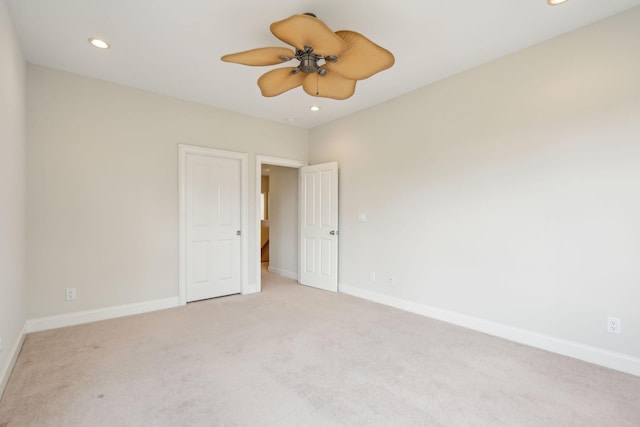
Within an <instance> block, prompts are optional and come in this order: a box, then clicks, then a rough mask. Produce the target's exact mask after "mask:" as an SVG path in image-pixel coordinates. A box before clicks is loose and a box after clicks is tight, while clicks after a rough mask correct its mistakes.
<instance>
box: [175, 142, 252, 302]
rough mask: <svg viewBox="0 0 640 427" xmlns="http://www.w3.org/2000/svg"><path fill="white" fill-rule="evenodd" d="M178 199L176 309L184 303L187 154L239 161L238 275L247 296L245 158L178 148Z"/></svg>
mask: <svg viewBox="0 0 640 427" xmlns="http://www.w3.org/2000/svg"><path fill="white" fill-rule="evenodd" d="M178 153H179V154H178V162H179V163H178V197H179V209H180V214H179V218H180V219H179V227H180V228H179V261H178V283H179V285H178V299H179V301H180V305H185V304H186V303H187V268H186V266H187V264H186V263H187V251H186V249H187V218H186V200H187V199H186V195H187V191H186V190H187V188H186V185H187V175H186V174H187V167H186V166H187V165H186V162H187V154H199V155H204V156H210V157H219V158H225V159H236V160H240V216H241V218H240V225H241V233H242V234H241V235H240V271H241V282H242V293H243V294H245V293H249V292H250V290H249V289H248V278H249V260H248V254H249V252H248V250H247V249H248V247H249V246H248V245H249V219H248V218H249V213H248V212H249V211H248V205H249V177H248V167H247V164H248V162H249V155H248V154H246V153H239V152H236V151H224V150H217V149H214V148H206V147H197V146H194V145H186V144H179V145H178Z"/></svg>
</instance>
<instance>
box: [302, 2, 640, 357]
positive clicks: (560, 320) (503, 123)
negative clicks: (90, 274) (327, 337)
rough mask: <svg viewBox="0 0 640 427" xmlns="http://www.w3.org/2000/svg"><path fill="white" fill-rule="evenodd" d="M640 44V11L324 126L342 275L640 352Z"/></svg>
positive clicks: (315, 135)
mask: <svg viewBox="0 0 640 427" xmlns="http://www.w3.org/2000/svg"><path fill="white" fill-rule="evenodd" d="M638 52H640V8H636V9H634V10H631V11H629V12H627V13H625V14H622V15H619V16H616V17H613V18H610V19H608V20H606V21H603V22H600V23H597V24H595V25H593V26H590V27H587V28H584V29H580V30H578V31H576V32H573V33H569V34H567V35H565V36H562V37H559V38H556V39H554V40H551V41H548V42H545V43H542V44H540V45H537V46H534V47H532V48H529V49H526V50H524V51H521V52H519V53H516V54H513V55H510V56H507V57H505V58H502V59H500V60H497V61H494V62H491V63H488V64H486V65H483V66H480V67H478V68H476V69H473V70H470V71H468V72H465V73H462V74H459V75H457V76H454V77H451V78H448V79H446V80H443V81H441V82H438V83H436V84H433V85H430V86H428V87H425V88H423V89H421V90H418V91H416V92H413V93H410V94H408V95H405V96H402V97H399V98H396V99H395V100H392V101H390V102H387V103H385V104H382V105H379V106H377V107H374V108H371V109H369V110H366V111H363V112H360V113H357V114H354V115H352V116H349V117H347V118H344V119H342V120H338V121H336V122H333V123H330V124H327V125H324V126H322V127H319V128H316V129H313V130H312V132H311V145H310V160H311V162H310V163H320V162H325V161H332V160H337V161H338V162H339V163H340V168H341V182H340V191H341V193H340V201H341V205H340V222H341V231H342V232H341V237H340V240H341V252H340V282H341V283H343V284H345V285H350V286H352V287H355V288H359V289H363V290H366V291H371V292H375V293H378V294H384V295H388V296H392V297H395V298H398V299H400V300H404V301H411V302H415V303H419V304H423V305H427V306H431V307H436V308H439V309H444V310H449V311H452V312H455V313H461V314H464V315H468V316H473V317H476V318H480V319H485V320H489V321H493V322H497V323H499V324H504V325H509V326H513V327H516V328H521V329H524V330H528V331H532V332H536V333H542V334H545V335H550V336H553V337H558V338H561V339H564V340H568V341H573V342H577V343H582V344H586V345H589V346H594V347H597V348H601V349H607V350H611V351H614V352H620V353H624V354H627V355H631V356H635V357H640V339H639V338H640V310H638V301H640V262H639V260H640V245H639V243H638V242H640V221H638V218H640V55H638ZM359 212H366V213H368V221H367V222H364V223H363V222H358V213H359ZM373 271H375V272H376V273H377V277H378V280H376V281H375V282H371V281H370V280H369V277H370V276H369V273H370V272H373ZM386 275H392V276H394V277H395V278H396V284H395V286H394V287H390V286H388V285H387V283H386V281H384V280H382V279H383V278H384V277H385V276H386ZM609 315H611V316H619V317H621V318H622V328H623V333H622V334H621V335H614V334H608V333H607V332H606V318H607V316H609Z"/></svg>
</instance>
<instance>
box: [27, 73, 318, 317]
mask: <svg viewBox="0 0 640 427" xmlns="http://www.w3.org/2000/svg"><path fill="white" fill-rule="evenodd" d="M27 76H28V90H27V100H28V111H27V126H28V127H27V128H28V152H27V161H28V164H29V170H28V201H27V210H28V222H29V229H28V238H27V247H28V252H27V260H28V278H27V279H28V315H29V317H41V316H47V315H54V314H60V313H66V312H74V311H79V310H88V309H97V308H102V307H111V306H117V305H122V304H128V303H136V302H143V301H150V300H154V299H161V298H167V297H174V296H177V295H178V144H180V143H183V144H190V145H197V146H203V147H213V148H217V149H222V150H232V151H240V152H245V153H248V154H249V159H250V161H249V165H248V169H249V194H250V195H253V194H255V193H254V191H255V188H254V185H255V177H254V173H255V172H254V171H255V164H254V161H255V154H264V155H270V156H277V157H285V158H292V159H301V160H306V158H307V155H308V146H307V143H306V142H304V141H306V139H307V137H308V132H307V131H306V130H302V129H297V128H292V127H289V126H285V125H280V124H277V123H272V122H267V121H262V120H257V119H253V118H249V117H246V116H243V115H239V114H236V113H230V112H225V111H221V110H217V109H214V108H211V107H207V106H203V105H198V104H193V103H189V102H184V101H180V100H177V99H173V98H169V97H165V96H159V95H154V94H151V93H148V92H144V91H140V90H136V89H131V88H128V87H124V86H119V85H115V84H111V83H106V82H103V81H98V80H94V79H89V78H84V77H80V76H77V75H73V74H69V73H65V72H61V71H56V70H52V69H47V68H42V67H39V66H32V65H29V67H28V74H27ZM301 141H303V142H301ZM254 200H255V198H254V197H253V196H251V197H249V204H250V206H249V218H255V213H254V212H255V208H256V207H255V206H254ZM249 224H250V225H249V227H250V229H249V242H254V241H256V238H255V233H256V232H257V231H256V230H255V224H254V223H253V222H251V221H250V223H249ZM249 257H250V258H249V270H250V277H249V283H250V284H252V283H255V280H256V278H255V270H254V268H253V266H254V265H256V262H257V260H255V251H253V250H250V248H249ZM67 287H75V288H77V300H76V301H74V302H66V301H65V298H64V297H65V288H67Z"/></svg>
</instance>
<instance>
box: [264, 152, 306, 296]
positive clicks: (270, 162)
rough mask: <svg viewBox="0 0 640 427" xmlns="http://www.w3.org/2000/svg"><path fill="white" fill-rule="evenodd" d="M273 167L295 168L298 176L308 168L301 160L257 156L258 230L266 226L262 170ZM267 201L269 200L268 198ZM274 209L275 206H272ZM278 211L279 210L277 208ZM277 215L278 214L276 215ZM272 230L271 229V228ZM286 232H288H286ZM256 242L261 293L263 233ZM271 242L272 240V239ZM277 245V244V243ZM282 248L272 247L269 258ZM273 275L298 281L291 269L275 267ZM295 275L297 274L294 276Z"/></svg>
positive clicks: (270, 217) (272, 218) (280, 219)
mask: <svg viewBox="0 0 640 427" xmlns="http://www.w3.org/2000/svg"><path fill="white" fill-rule="evenodd" d="M271 166H274V167H284V168H293V169H296V174H297V169H299V168H301V167H304V166H307V162H303V161H300V160H291V159H283V158H278V157H268V156H256V175H255V176H256V206H257V207H259V208H258V209H256V230H262V228H263V226H264V225H265V224H264V222H263V220H262V209H261V207H262V206H263V197H264V196H263V195H262V192H261V191H260V189H261V188H262V176H263V175H262V170H263V168H265V169H266V168H270V167H271ZM270 181H271V180H270ZM296 183H297V179H296ZM275 185H278V184H277V182H276V183H275ZM271 188H272V186H271V182H270V184H269V189H270V190H271ZM285 191H291V189H287V190H285ZM293 191H296V192H297V191H298V189H297V184H296V188H295V189H293ZM267 200H268V196H267ZM272 208H273V206H272ZM276 209H277V208H276ZM276 214H277V213H276ZM268 218H269V219H268V221H269V225H271V222H272V221H273V220H276V219H275V218H274V217H273V216H268ZM282 220H284V219H283V218H278V219H277V220H276V221H282ZM296 223H297V217H296ZM269 228H270V229H271V227H269ZM284 232H286V231H284ZM256 237H257V238H256V242H255V246H254V247H255V253H256V260H257V262H256V267H255V274H256V291H257V292H260V291H261V290H262V278H261V274H262V270H261V269H262V262H261V261H262V253H263V242H262V238H261V233H260V232H257V233H256ZM295 238H296V239H297V235H296V237H295ZM270 242H271V239H270ZM276 245H277V243H276ZM281 249H282V248H277V247H275V246H273V245H270V247H269V257H270V258H272V257H273V256H274V255H275V256H278V254H277V253H274V251H278V250H281ZM295 256H296V257H297V253H296V254H295ZM270 271H271V272H273V273H276V274H280V275H282V276H285V277H289V278H292V279H293V278H295V279H297V274H298V273H297V269H296V271H295V272H294V271H291V268H279V267H277V266H276V267H275V268H272V269H271V270H270ZM293 273H295V274H293Z"/></svg>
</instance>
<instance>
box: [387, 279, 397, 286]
mask: <svg viewBox="0 0 640 427" xmlns="http://www.w3.org/2000/svg"><path fill="white" fill-rule="evenodd" d="M387 285H388V286H389V287H391V288H393V287H394V286H395V285H396V279H395V278H394V277H393V276H389V277H387Z"/></svg>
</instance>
